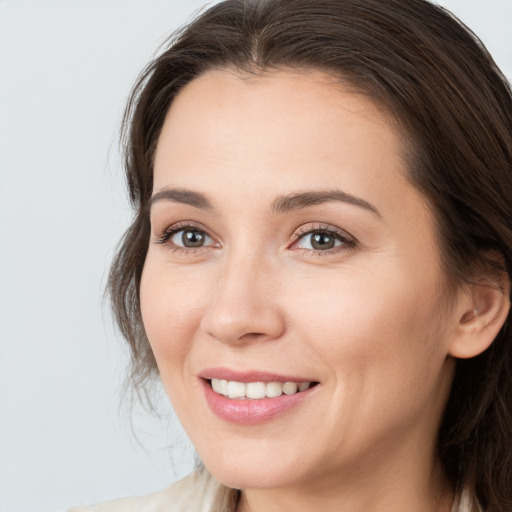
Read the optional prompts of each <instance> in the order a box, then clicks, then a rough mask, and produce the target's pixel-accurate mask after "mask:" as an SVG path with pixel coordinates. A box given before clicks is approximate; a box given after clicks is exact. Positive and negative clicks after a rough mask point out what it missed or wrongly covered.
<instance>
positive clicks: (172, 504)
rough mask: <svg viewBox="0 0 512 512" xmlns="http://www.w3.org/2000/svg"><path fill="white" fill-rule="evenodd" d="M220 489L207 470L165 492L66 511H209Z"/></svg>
mask: <svg viewBox="0 0 512 512" xmlns="http://www.w3.org/2000/svg"><path fill="white" fill-rule="evenodd" d="M222 488H223V486H222V485H221V484H220V483H219V482H217V481H216V480H215V479H214V478H213V477H212V476H211V475H210V474H209V473H208V472H207V471H205V470H201V471H196V472H194V473H192V474H190V475H189V476H187V477H185V478H183V479H182V480H179V481H178V482H175V483H174V484H172V485H170V486H169V487H166V488H165V489H163V490H161V491H158V492H155V493H152V494H147V495H145V496H135V497H132V498H121V499H116V500H112V501H107V502H105V503H100V504H99V505H94V506H92V507H77V508H73V509H71V510H69V511H68V512H209V511H210V509H211V505H212V503H213V501H214V500H215V498H216V496H217V495H218V493H219V491H222Z"/></svg>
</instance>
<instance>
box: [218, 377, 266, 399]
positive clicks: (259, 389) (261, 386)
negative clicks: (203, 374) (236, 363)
mask: <svg viewBox="0 0 512 512" xmlns="http://www.w3.org/2000/svg"><path fill="white" fill-rule="evenodd" d="M214 380H215V379H214ZM212 382H213V381H212ZM265 387H266V386H265V383H264V382H249V383H248V384H247V385H246V388H245V396H246V397H247V398H265Z"/></svg>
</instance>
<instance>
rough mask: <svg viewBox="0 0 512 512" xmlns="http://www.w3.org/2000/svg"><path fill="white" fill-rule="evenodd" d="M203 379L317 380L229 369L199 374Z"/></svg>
mask: <svg viewBox="0 0 512 512" xmlns="http://www.w3.org/2000/svg"><path fill="white" fill-rule="evenodd" d="M199 377H201V378H202V379H208V380H211V379H224V380H234V381H236V382H314V381H315V379H310V378H308V377H304V376H302V377H298V376H296V375H278V374H277V373H269V372H263V371H258V370H251V371H248V372H240V371H236V370H230V369H229V368H208V369H207V370H204V371H202V372H201V373H200V374H199Z"/></svg>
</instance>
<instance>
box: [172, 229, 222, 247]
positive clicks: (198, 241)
mask: <svg viewBox="0 0 512 512" xmlns="http://www.w3.org/2000/svg"><path fill="white" fill-rule="evenodd" d="M170 241H171V242H172V243H173V244H174V245H177V246H178V247H187V248H191V249H193V248H195V247H204V246H205V245H208V244H207V242H209V243H211V242H212V239H211V238H210V237H209V236H208V235H207V234H206V233H205V232H204V231H201V230H199V229H180V230H179V231H176V232H175V233H174V234H173V236H172V237H170Z"/></svg>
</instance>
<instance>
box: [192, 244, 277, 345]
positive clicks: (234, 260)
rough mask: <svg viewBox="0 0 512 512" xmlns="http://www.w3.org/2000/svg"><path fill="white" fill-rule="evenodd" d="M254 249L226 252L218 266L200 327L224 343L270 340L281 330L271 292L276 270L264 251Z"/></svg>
mask: <svg viewBox="0 0 512 512" xmlns="http://www.w3.org/2000/svg"><path fill="white" fill-rule="evenodd" d="M254 249H255V248H254V247H252V250H251V248H250V247H249V248H248V250H247V249H246V250H244V249H243V248H238V249H236V250H233V251H230V252H229V253H228V254H226V256H225V258H224V259H223V261H222V264H220V265H219V267H218V275H217V276H216V278H215V280H214V283H215V285H214V290H213V293H212V300H211V303H210V307H209V308H208V311H207V312H206V314H205V315H204V317H203V320H202V328H203V330H204V331H205V332H207V333H208V334H209V335H211V336H213V337H215V338H217V339H218V340H220V341H222V342H225V343H229V344H244V343H246V342H248V341H250V340H256V339H258V340H263V339H272V338H276V337H278V336H279V335H280V334H281V332H282V330H283V329H284V322H283V318H282V316H281V314H280V310H279V307H278V304H276V294H275V293H273V294H272V293H271V289H272V288H273V285H275V284H276V281H277V276H276V275H275V274H277V268H276V266H275V265H274V264H273V262H272V261H271V260H270V258H269V257H268V255H266V254H265V253H264V251H256V250H254Z"/></svg>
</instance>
